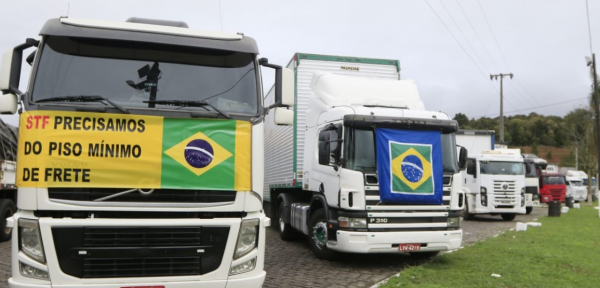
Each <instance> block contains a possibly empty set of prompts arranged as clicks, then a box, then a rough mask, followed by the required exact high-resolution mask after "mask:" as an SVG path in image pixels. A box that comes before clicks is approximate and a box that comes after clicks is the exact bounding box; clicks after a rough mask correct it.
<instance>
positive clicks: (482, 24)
mask: <svg viewBox="0 0 600 288" xmlns="http://www.w3.org/2000/svg"><path fill="white" fill-rule="evenodd" d="M0 9H1V11H2V12H3V13H2V17H0V27H2V28H1V29H2V30H1V31H2V33H1V34H0V35H1V37H0V49H1V50H2V51H4V50H6V49H9V48H12V47H14V46H16V45H18V44H21V43H22V42H23V41H24V40H25V38H28V37H35V38H37V39H39V37H38V33H39V30H40V28H41V27H42V25H43V24H44V23H45V21H46V20H47V19H49V18H57V17H59V16H64V15H67V13H68V16H69V17H70V18H91V19H104V20H115V21H124V20H126V19H127V18H129V17H143V18H156V19H167V20H179V21H185V22H187V24H188V25H189V26H190V27H191V28H197V29H206V30H217V31H221V30H222V31H225V32H243V33H244V34H245V35H248V36H251V37H253V38H255V39H256V40H257V42H258V45H259V49H260V54H261V55H260V57H267V58H269V62H271V63H276V64H281V65H285V64H287V63H288V61H289V60H290V58H291V57H292V55H293V54H294V53H295V52H303V53H314V54H328V55H342V56H356V57H369V58H384V59H399V60H400V66H401V78H402V79H414V80H415V81H416V82H417V85H418V86H419V90H420V93H421V97H422V98H423V102H424V103H425V107H426V108H427V109H428V110H435V111H442V112H445V113H447V114H448V115H449V116H450V117H454V115H455V114H456V113H464V114H466V115H467V116H468V117H469V118H479V117H482V116H488V117H497V116H498V115H499V111H500V96H499V95H500V82H499V81H491V80H490V76H489V75H490V74H498V73H513V74H514V78H513V79H512V80H511V79H509V78H505V81H504V84H505V85H504V92H505V94H504V95H505V103H504V114H505V115H515V114H529V113H530V112H536V113H538V114H543V115H557V116H564V115H565V114H567V113H568V112H569V111H571V110H573V109H574V108H577V107H582V106H583V105H585V104H586V102H587V100H586V97H588V95H589V92H590V90H591V88H590V85H591V83H592V81H591V79H590V74H589V68H588V67H586V62H585V59H584V57H585V56H591V54H592V52H599V51H600V1H596V0H589V13H590V19H591V20H590V25H589V26H590V27H591V35H592V46H593V48H591V47H590V46H591V45H590V34H589V30H588V20H587V16H586V1H585V0H536V1H529V0H502V1H497V0H444V1H440V0H427V1H425V0H422V1H417V0H410V1H409V0H404V1H398V0H390V1H382V0H378V1H374V0H371V1H349V0H345V1H324V0H321V1H309V0H302V1H283V0H268V1H267V0H264V1H253V0H239V1H238V0H221V1H217V0H193V1H191V0H190V1H177V0H169V1H166V0H164V1H153V0H145V1H131V0H119V1H114V0H102V1H95V0H93V1H92V0H65V1H63V0H52V1H49V0H45V1H43V0H18V1H17V0H2V4H1V5H0ZM594 41H595V42H594ZM592 49H593V51H592ZM598 58H599V59H598V61H600V55H599V56H598ZM598 66H599V67H598V68H599V69H600V65H598ZM267 70H269V69H267ZM27 71H28V70H27ZM270 75H272V74H268V75H267V76H270ZM270 78H271V77H269V79H265V80H264V82H265V84H272V83H273V80H272V79H270ZM26 82H27V81H26V80H25V79H22V90H24V89H25V88H24V85H23V84H24V83H26ZM2 118H3V119H4V120H5V121H6V122H8V123H11V124H13V125H16V124H17V120H16V119H17V118H16V117H12V116H9V117H7V116H2Z"/></svg>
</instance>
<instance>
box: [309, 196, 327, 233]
mask: <svg viewBox="0 0 600 288" xmlns="http://www.w3.org/2000/svg"><path fill="white" fill-rule="evenodd" d="M319 208H323V209H325V215H326V217H327V221H328V222H329V219H330V218H329V206H328V205H327V198H325V195H322V194H316V195H313V197H312V199H310V209H309V211H308V215H310V216H312V214H313V213H314V212H315V211H317V210H318V209H319ZM309 222H310V217H307V219H306V225H307V227H310V226H309V225H310V223H309Z"/></svg>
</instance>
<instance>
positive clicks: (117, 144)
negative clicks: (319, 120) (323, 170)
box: [0, 18, 293, 288]
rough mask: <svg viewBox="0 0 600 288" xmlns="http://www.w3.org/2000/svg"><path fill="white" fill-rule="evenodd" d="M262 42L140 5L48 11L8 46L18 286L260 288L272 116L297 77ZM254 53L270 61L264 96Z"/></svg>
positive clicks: (1, 75) (5, 77)
mask: <svg viewBox="0 0 600 288" xmlns="http://www.w3.org/2000/svg"><path fill="white" fill-rule="evenodd" d="M31 47H33V48H35V50H34V51H33V52H32V53H30V54H28V55H27V57H25V58H26V61H25V62H27V63H29V65H31V66H32V68H31V76H30V79H29V83H28V84H27V90H26V91H27V92H21V91H20V90H19V81H20V79H19V76H20V70H21V66H22V62H24V61H23V58H24V57H23V56H24V51H25V49H27V48H31ZM257 56H258V48H257V45H256V42H255V41H254V40H253V39H252V38H250V37H248V36H245V35H243V34H239V33H238V34H234V33H222V32H209V31H203V30H198V29H190V28H187V25H186V24H185V23H184V22H178V21H165V20H149V19H140V18H130V19H129V20H128V21H126V22H109V21H100V20H88V19H71V18H59V19H50V20H48V21H47V22H46V24H45V25H44V26H43V27H42V29H41V32H40V38H39V39H38V40H36V39H31V38H30V39H27V40H26V41H25V43H23V44H22V45H18V46H16V47H15V48H14V49H10V50H8V51H6V52H5V53H4V54H3V58H2V68H1V70H0V89H1V90H2V92H3V95H2V96H1V97H0V108H1V111H0V112H3V113H13V114H14V113H16V112H17V108H18V111H19V114H20V124H19V139H18V157H17V187H18V196H17V207H18V212H17V213H15V214H14V216H13V217H12V218H10V219H9V226H12V227H13V235H12V254H11V255H12V277H11V278H10V279H9V280H8V284H9V286H10V287H36V288H43V287H47V288H50V287H54V288H56V287H91V288H93V287H98V288H100V287H102V288H106V287H122V288H124V287H153V288H159V287H160V288H165V287H169V288H171V287H172V288H176V287H260V286H261V285H262V284H263V282H264V279H265V271H264V259H265V258H264V252H265V238H266V236H265V227H267V226H269V225H270V219H269V218H267V217H266V216H265V214H264V210H263V206H262V197H261V195H260V193H259V192H260V191H261V190H262V187H263V179H264V176H263V173H264V137H263V135H264V133H263V131H264V128H263V127H264V115H265V113H266V111H268V109H269V108H273V107H279V106H284V105H286V103H288V104H289V103H290V100H293V94H291V92H292V90H291V89H290V88H291V87H292V86H291V85H285V83H286V82H287V83H290V82H289V81H293V77H292V76H293V75H292V74H291V73H292V72H291V71H289V70H287V69H284V68H282V67H281V66H277V65H273V64H270V63H268V61H267V59H265V58H261V59H259V58H257ZM261 66H265V67H269V68H273V69H275V78H276V81H275V83H276V84H275V86H276V89H275V90H276V93H275V94H276V95H275V99H276V100H275V101H274V103H272V105H271V106H270V107H267V108H265V107H264V106H263V97H262V95H261V94H262V87H261V85H262V84H261V83H262V81H261V73H260V71H261ZM285 87H288V88H287V89H286V88H285ZM286 95H287V96H286ZM290 96H292V97H290Z"/></svg>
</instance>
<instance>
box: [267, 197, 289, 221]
mask: <svg viewBox="0 0 600 288" xmlns="http://www.w3.org/2000/svg"><path fill="white" fill-rule="evenodd" d="M279 202H283V214H284V215H283V222H284V223H286V224H290V223H291V217H292V211H291V209H292V208H291V207H292V203H293V199H292V196H291V195H289V194H288V193H281V194H279V195H278V196H277V204H279ZM277 209H279V205H277V206H276V207H274V210H273V212H275V211H277ZM277 213H279V212H277ZM271 214H272V215H277V214H274V213H271Z"/></svg>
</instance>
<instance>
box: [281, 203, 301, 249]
mask: <svg viewBox="0 0 600 288" xmlns="http://www.w3.org/2000/svg"><path fill="white" fill-rule="evenodd" d="M284 216H285V210H284V208H283V202H281V203H279V209H278V210H277V217H279V223H277V224H279V225H277V230H279V238H281V240H284V241H291V240H294V239H295V238H296V231H295V230H294V228H293V227H292V225H290V223H285V221H284V220H283V219H284V218H285V217H284Z"/></svg>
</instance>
